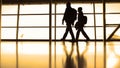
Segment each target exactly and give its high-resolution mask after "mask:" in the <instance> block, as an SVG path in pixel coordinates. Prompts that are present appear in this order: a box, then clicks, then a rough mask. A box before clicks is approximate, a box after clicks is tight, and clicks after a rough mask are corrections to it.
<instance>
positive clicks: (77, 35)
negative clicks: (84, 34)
mask: <svg viewBox="0 0 120 68" xmlns="http://www.w3.org/2000/svg"><path fill="white" fill-rule="evenodd" d="M79 34H80V29H78V31H77V33H76V40H78V38H79Z"/></svg>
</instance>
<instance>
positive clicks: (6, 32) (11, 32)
mask: <svg viewBox="0 0 120 68" xmlns="http://www.w3.org/2000/svg"><path fill="white" fill-rule="evenodd" d="M1 35H2V39H16V28H2V32H1Z"/></svg>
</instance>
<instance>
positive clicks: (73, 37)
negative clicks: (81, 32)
mask: <svg viewBox="0 0 120 68" xmlns="http://www.w3.org/2000/svg"><path fill="white" fill-rule="evenodd" d="M69 31H70V34H71V37H72V40H75V36H74V33H73V31H72V27H71V26H70V27H69Z"/></svg>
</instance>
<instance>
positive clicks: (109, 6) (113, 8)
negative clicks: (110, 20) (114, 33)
mask: <svg viewBox="0 0 120 68" xmlns="http://www.w3.org/2000/svg"><path fill="white" fill-rule="evenodd" d="M118 6H120V3H106V12H107V13H111V12H112V13H118V12H120V9H119V7H118Z"/></svg>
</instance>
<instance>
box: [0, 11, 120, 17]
mask: <svg viewBox="0 0 120 68" xmlns="http://www.w3.org/2000/svg"><path fill="white" fill-rule="evenodd" d="M63 14H64V13H56V15H63ZM84 14H88V15H89V14H90V15H92V14H94V13H84ZM95 14H103V13H95ZM105 14H120V12H118V13H105ZM16 15H17V14H2V16H16ZM19 15H20V16H22V15H49V13H41V14H39V13H38V14H37V13H36V14H34V13H30V14H19ZM52 15H55V13H52Z"/></svg>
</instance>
